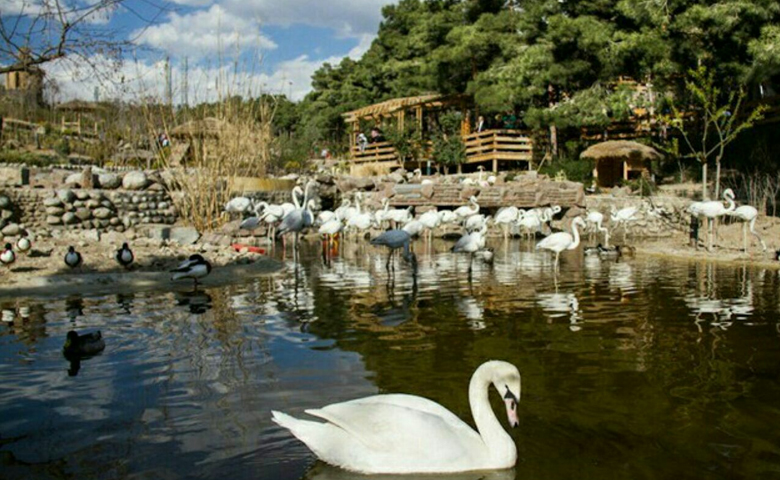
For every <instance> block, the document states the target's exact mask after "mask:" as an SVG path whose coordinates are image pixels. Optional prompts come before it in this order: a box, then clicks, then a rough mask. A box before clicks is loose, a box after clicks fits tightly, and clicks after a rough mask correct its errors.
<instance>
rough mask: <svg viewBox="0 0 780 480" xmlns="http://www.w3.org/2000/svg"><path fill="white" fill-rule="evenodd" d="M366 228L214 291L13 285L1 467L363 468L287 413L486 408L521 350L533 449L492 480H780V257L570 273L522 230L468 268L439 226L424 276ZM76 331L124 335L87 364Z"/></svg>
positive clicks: (25, 472)
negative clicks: (371, 402)
mask: <svg viewBox="0 0 780 480" xmlns="http://www.w3.org/2000/svg"><path fill="white" fill-rule="evenodd" d="M365 243H367V242H361V243H360V244H349V245H346V246H345V250H344V252H343V253H342V255H341V256H340V257H337V258H334V259H332V260H330V261H327V262H326V261H324V260H323V258H322V256H321V255H320V249H319V246H318V245H317V244H315V243H310V244H304V245H303V247H302V252H301V257H300V261H299V262H298V263H294V262H292V261H290V260H289V259H288V260H286V262H285V269H284V271H283V272H281V273H280V274H278V275H275V276H271V277H267V278H261V279H255V280H251V281H248V282H246V283H243V284H237V285H233V286H229V287H224V288H217V289H207V290H205V291H201V292H198V293H191V292H186V291H179V292H160V293H142V294H140V293H139V294H126V295H112V296H99V297H78V296H73V297H67V298H53V299H49V300H46V301H42V300H40V299H15V300H12V301H11V300H6V301H3V302H0V307H2V309H3V310H2V320H3V322H2V323H1V324H0V464H1V465H0V477H2V478H24V479H34V478H133V479H135V478H150V479H151V478H154V479H168V478H203V479H206V478H231V479H244V478H251V479H257V478H268V479H300V478H310V479H314V478H319V479H325V478H328V479H330V478H334V479H345V478H354V477H355V476H354V475H349V474H346V473H345V472H342V471H340V470H336V469H332V468H328V467H326V466H324V465H322V464H321V463H319V462H316V461H315V458H314V456H313V455H312V454H311V453H310V452H309V451H308V450H307V449H306V447H304V446H303V444H301V443H300V442H298V441H297V440H295V439H294V438H293V437H292V436H291V435H290V434H289V433H288V432H287V431H286V430H283V429H281V428H280V427H277V426H276V425H275V424H273V423H272V422H271V421H270V411H271V410H272V409H274V410H282V411H285V412H288V413H291V414H293V415H296V416H304V417H305V414H304V413H303V410H304V409H307V408H316V407H319V406H322V405H325V404H328V403H332V402H338V401H344V400H348V399H352V398H355V397H360V396H365V395H372V394H376V393H389V392H405V393H411V394H416V395H422V396H425V397H428V398H431V399H433V400H435V401H437V402H439V403H441V404H442V405H444V406H445V407H447V408H449V409H450V410H452V411H453V412H454V413H455V414H456V415H458V416H460V417H461V418H462V419H464V420H466V421H467V422H469V423H471V416H470V411H469V407H468V398H467V391H466V390H467V385H468V381H469V378H470V376H471V374H472V373H473V371H474V369H475V368H476V367H477V366H478V365H479V364H481V363H482V362H483V361H485V360H488V359H504V360H507V361H509V362H512V363H513V364H515V365H516V366H517V367H518V369H519V370H520V372H521V374H522V376H523V397H522V399H521V402H520V406H519V409H518V414H519V419H520V427H519V428H516V429H513V430H512V431H511V432H510V433H511V435H512V436H513V438H514V439H515V442H516V444H517V447H518V455H519V458H518V462H517V466H516V467H515V469H514V470H511V471H508V472H500V473H499V474H497V476H491V477H490V478H505V479H512V478H517V479H523V480H526V479H528V480H531V479H568V478H578V479H610V478H634V479H637V478H647V479H654V478H657V479H668V478H676V479H701V478H708V479H733V478H754V479H758V478H780V428H778V425H780V315H779V313H780V300H778V293H780V290H779V288H778V287H780V276H778V272H777V271H776V270H763V269H753V268H747V267H734V266H724V265H717V264H713V263H703V262H699V263H686V262H679V261H666V260H664V259H658V258H647V257H638V258H630V259H622V260H620V261H618V262H616V261H614V260H604V259H599V258H597V257H583V256H582V254H581V253H579V252H573V253H569V254H566V255H564V256H563V257H562V264H561V269H560V272H559V273H558V274H557V276H554V274H553V268H552V256H551V255H549V254H544V253H536V252H534V251H533V249H532V244H529V243H525V242H510V243H509V244H508V245H504V244H503V243H498V244H497V245H495V247H496V258H495V262H494V264H493V265H492V266H488V265H485V264H482V263H480V262H475V264H474V271H473V274H472V277H471V280H469V275H468V273H467V266H468V264H467V261H466V258H465V257H455V256H454V255H453V254H451V253H449V252H448V250H447V248H446V247H447V246H449V245H451V244H448V243H446V242H441V243H436V244H435V245H434V247H435V249H436V250H437V251H438V252H440V253H436V254H430V253H426V248H425V246H424V244H423V243H418V244H417V245H416V250H417V252H418V256H419V258H420V268H419V277H418V280H417V281H416V282H413V281H412V276H411V274H410V271H409V269H408V267H407V266H406V265H404V264H403V262H399V263H398V267H397V269H396V271H395V274H394V275H393V276H390V277H388V274H387V272H386V271H385V268H384V262H385V258H386V257H385V255H386V253H385V251H383V250H380V249H376V248H374V247H371V246H368V245H366V244H365ZM277 254H278V253H277ZM71 329H77V330H79V331H90V330H97V329H99V330H101V331H102V333H103V336H104V338H105V339H106V348H105V351H104V352H103V353H102V354H100V355H97V356H95V357H93V358H90V359H87V360H84V361H82V362H81V363H80V365H75V364H71V363H69V362H68V361H67V360H66V359H65V358H64V357H63V354H62V346H63V343H64V340H65V336H66V333H67V332H68V330H71ZM491 397H492V401H493V404H494V409H496V411H498V408H500V407H501V401H500V398H499V395H496V394H495V393H492V394H491ZM499 419H501V421H502V422H504V424H505V416H504V415H502V414H501V413H500V412H499ZM457 478H459V479H460V478H463V479H466V478H485V477H483V475H482V474H479V475H470V476H469V475H466V476H458V477H457Z"/></svg>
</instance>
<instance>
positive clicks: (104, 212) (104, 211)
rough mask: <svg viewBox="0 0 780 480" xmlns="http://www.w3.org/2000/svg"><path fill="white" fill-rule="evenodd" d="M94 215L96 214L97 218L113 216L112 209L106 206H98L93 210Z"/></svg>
mask: <svg viewBox="0 0 780 480" xmlns="http://www.w3.org/2000/svg"><path fill="white" fill-rule="evenodd" d="M93 215H95V218H98V219H101V220H103V219H107V218H109V217H111V210H109V209H108V208H106V207H100V208H96V209H95V211H94V212H93Z"/></svg>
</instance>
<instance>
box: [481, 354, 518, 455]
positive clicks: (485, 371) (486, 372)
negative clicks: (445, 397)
mask: <svg viewBox="0 0 780 480" xmlns="http://www.w3.org/2000/svg"><path fill="white" fill-rule="evenodd" d="M490 370H491V366H490V364H483V365H482V366H480V367H479V368H478V369H477V371H476V372H474V375H472V377H471V381H470V382H469V405H470V406H471V415H472V416H473V417H474V424H475V425H476V426H477V432H479V436H480V437H482V441H483V442H484V443H485V447H487V450H488V452H489V454H490V456H491V457H493V458H505V456H507V455H517V448H516V447H515V442H514V440H512V437H510V436H509V434H508V433H506V430H504V427H502V426H501V423H500V422H499V421H498V418H496V414H495V413H494V412H493V409H492V408H491V407H490V401H489V399H488V395H489V393H490V384H491V383H493V381H492V379H491V377H492V375H491V371H490Z"/></svg>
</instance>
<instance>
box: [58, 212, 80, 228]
mask: <svg viewBox="0 0 780 480" xmlns="http://www.w3.org/2000/svg"><path fill="white" fill-rule="evenodd" d="M78 222H79V218H78V217H77V216H76V214H75V213H73V212H65V214H64V215H63V216H62V223H64V224H65V225H73V224H74V223H78Z"/></svg>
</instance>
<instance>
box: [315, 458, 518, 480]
mask: <svg viewBox="0 0 780 480" xmlns="http://www.w3.org/2000/svg"><path fill="white" fill-rule="evenodd" d="M515 475H516V472H515V469H514V468H510V469H506V470H488V471H478V472H463V473H437V474H427V475H377V474H372V475H361V474H359V473H355V472H350V471H347V470H344V469H341V468H337V467H333V466H331V465H328V464H327V463H325V462H321V461H317V462H316V463H314V465H312V467H311V468H310V469H309V470H308V471H307V472H306V473H304V475H303V477H301V480H401V479H410V480H411V479H414V478H417V479H419V478H423V479H425V478H430V479H431V480H514V479H515Z"/></svg>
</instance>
